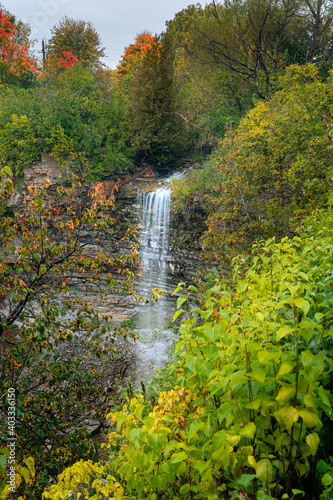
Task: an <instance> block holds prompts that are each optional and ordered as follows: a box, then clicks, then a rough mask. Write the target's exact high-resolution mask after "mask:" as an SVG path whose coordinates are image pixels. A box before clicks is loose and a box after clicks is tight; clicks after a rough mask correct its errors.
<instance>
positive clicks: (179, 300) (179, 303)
mask: <svg viewBox="0 0 333 500" xmlns="http://www.w3.org/2000/svg"><path fill="white" fill-rule="evenodd" d="M185 301H186V297H184V296H183V297H178V299H177V309H180V308H181V306H182V304H184V302H185Z"/></svg>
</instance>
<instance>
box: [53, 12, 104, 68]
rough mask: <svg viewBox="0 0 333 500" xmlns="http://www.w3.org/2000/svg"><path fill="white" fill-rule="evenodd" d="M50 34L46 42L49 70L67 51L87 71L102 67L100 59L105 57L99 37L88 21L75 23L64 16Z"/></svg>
mask: <svg viewBox="0 0 333 500" xmlns="http://www.w3.org/2000/svg"><path fill="white" fill-rule="evenodd" d="M51 33H52V36H51V38H50V40H49V42H48V57H49V64H51V68H53V67H54V66H57V63H58V61H59V59H62V58H63V57H64V52H68V51H71V53H72V54H73V55H74V57H75V58H76V59H77V60H78V61H79V62H80V63H81V64H82V66H83V67H85V68H87V69H89V70H96V69H97V68H99V67H101V66H102V62H101V58H102V57H104V56H105V52H104V48H103V47H102V46H101V44H102V41H101V37H100V35H99V34H98V33H97V31H96V30H95V28H94V26H93V24H92V23H90V22H89V21H83V20H79V21H75V20H74V19H71V18H69V17H66V16H65V17H63V18H62V19H61V20H60V21H59V23H58V24H56V25H55V26H54V27H53V28H52V29H51Z"/></svg>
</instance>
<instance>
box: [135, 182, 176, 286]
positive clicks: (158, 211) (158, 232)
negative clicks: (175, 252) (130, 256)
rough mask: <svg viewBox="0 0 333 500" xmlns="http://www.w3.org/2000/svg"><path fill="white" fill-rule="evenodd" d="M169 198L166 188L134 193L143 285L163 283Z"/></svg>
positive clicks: (168, 222)
mask: <svg viewBox="0 0 333 500" xmlns="http://www.w3.org/2000/svg"><path fill="white" fill-rule="evenodd" d="M170 198H171V189H170V188H159V189H156V190H155V191H152V192H150V193H140V192H139V191H138V194H137V201H138V204H139V205H140V208H141V218H142V229H141V230H140V236H139V245H140V268H141V269H142V270H143V273H144V274H143V279H142V280H141V284H145V287H144V288H146V287H147V286H148V287H153V288H155V287H158V288H159V287H162V288H163V287H165V285H166V267H167V264H168V257H169V255H168V242H169V226H170ZM147 291H148V290H147Z"/></svg>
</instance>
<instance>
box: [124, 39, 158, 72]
mask: <svg viewBox="0 0 333 500" xmlns="http://www.w3.org/2000/svg"><path fill="white" fill-rule="evenodd" d="M156 42H157V39H156V37H155V36H153V35H152V34H151V33H148V32H143V33H141V34H140V35H138V36H137V37H136V39H135V43H131V44H130V45H129V46H128V47H126V48H125V52H124V55H123V56H122V58H121V60H120V63H119V64H118V66H117V71H118V74H119V75H121V76H125V75H129V74H130V73H131V72H133V71H134V70H135V68H136V67H137V68H138V67H139V66H140V63H141V62H142V60H143V58H144V57H145V54H146V53H147V52H148V51H149V50H151V49H152V48H153V46H154V45H155V44H156ZM158 50H160V44H158Z"/></svg>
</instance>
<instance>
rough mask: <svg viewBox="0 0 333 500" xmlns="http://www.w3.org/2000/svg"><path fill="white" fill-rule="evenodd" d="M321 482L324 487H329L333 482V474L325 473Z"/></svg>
mask: <svg viewBox="0 0 333 500" xmlns="http://www.w3.org/2000/svg"><path fill="white" fill-rule="evenodd" d="M321 482H322V484H323V486H324V488H328V487H329V486H331V485H332V484H333V476H331V475H330V474H324V475H323V477H322V478H321Z"/></svg>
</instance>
